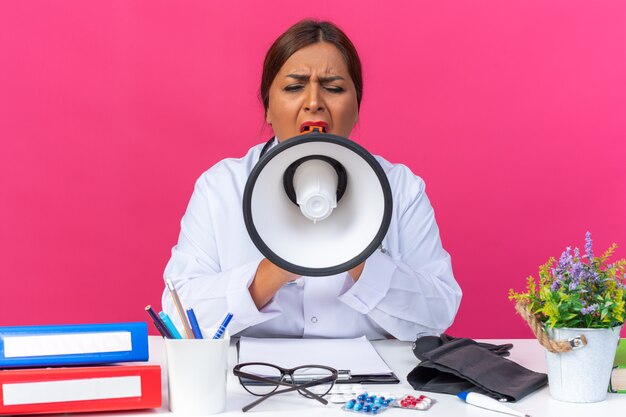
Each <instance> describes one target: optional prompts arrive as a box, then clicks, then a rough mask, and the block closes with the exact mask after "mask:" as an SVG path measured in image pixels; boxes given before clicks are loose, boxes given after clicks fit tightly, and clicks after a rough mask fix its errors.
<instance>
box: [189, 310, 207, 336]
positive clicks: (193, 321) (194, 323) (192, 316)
mask: <svg viewBox="0 0 626 417" xmlns="http://www.w3.org/2000/svg"><path fill="white" fill-rule="evenodd" d="M187 317H189V324H190V325H191V331H192V332H193V335H194V337H195V338H196V339H202V338H203V337H202V332H201V331H200V326H199V325H198V319H197V318H196V313H194V312H193V308H188V309H187Z"/></svg>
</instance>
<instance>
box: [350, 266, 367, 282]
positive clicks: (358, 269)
mask: <svg viewBox="0 0 626 417" xmlns="http://www.w3.org/2000/svg"><path fill="white" fill-rule="evenodd" d="M363 268H365V262H361V263H360V264H358V265H357V266H355V267H354V268H352V269H350V270H348V274H350V276H351V277H352V279H353V280H354V282H357V281H358V280H359V278H360V277H361V273H362V272H363Z"/></svg>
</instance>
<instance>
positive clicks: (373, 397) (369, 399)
mask: <svg viewBox="0 0 626 417" xmlns="http://www.w3.org/2000/svg"><path fill="white" fill-rule="evenodd" d="M375 399H376V397H375V396H373V395H371V396H369V397H367V398H366V399H365V401H366V402H368V403H373V402H374V400H375Z"/></svg>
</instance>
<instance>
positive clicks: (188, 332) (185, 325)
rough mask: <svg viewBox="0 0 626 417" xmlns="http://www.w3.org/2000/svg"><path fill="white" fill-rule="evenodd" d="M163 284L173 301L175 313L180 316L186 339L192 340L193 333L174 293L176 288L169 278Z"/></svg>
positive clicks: (176, 294) (176, 293)
mask: <svg viewBox="0 0 626 417" xmlns="http://www.w3.org/2000/svg"><path fill="white" fill-rule="evenodd" d="M165 283H166V284H167V288H168V289H169V290H170V295H171V296H172V300H174V305H175V306H176V311H178V315H179V316H180V321H181V322H182V323H183V328H184V329H185V334H186V335H187V338H188V339H193V333H192V331H191V327H189V322H188V321H187V316H186V315H185V310H184V309H183V305H182V304H181V302H180V298H178V292H177V291H176V287H175V286H174V283H173V282H172V280H171V279H169V278H166V279H165Z"/></svg>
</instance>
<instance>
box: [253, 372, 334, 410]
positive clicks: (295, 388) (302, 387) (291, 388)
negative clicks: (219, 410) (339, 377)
mask: <svg viewBox="0 0 626 417" xmlns="http://www.w3.org/2000/svg"><path fill="white" fill-rule="evenodd" d="M333 379H334V378H333V377H328V378H324V379H320V380H317V381H311V382H309V383H306V384H302V385H294V384H290V383H288V382H282V381H279V382H275V383H276V384H277V385H282V386H287V387H289V388H286V389H283V390H279V391H274V392H271V393H269V394H266V395H264V396H262V397H260V398H259V399H257V400H255V401H252V402H251V403H250V404H248V405H246V406H245V407H243V408H242V409H241V411H243V412H244V413H245V412H246V411H248V410H250V409H251V408H252V407H256V406H257V405H259V404H261V403H262V402H263V401H265V400H267V399H268V398H270V397H273V396H274V395H276V394H282V393H285V392H291V391H304V392H306V393H307V395H310V398H312V399H315V400H317V401H319V402H321V403H322V404H324V405H326V404H328V401H327V400H325V399H324V398H322V397H320V396H319V395H317V394H314V393H312V392H311V391H309V390H308V389H307V388H310V387H314V386H315V385H320V384H323V383H325V382H329V381H332V380H333Z"/></svg>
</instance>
